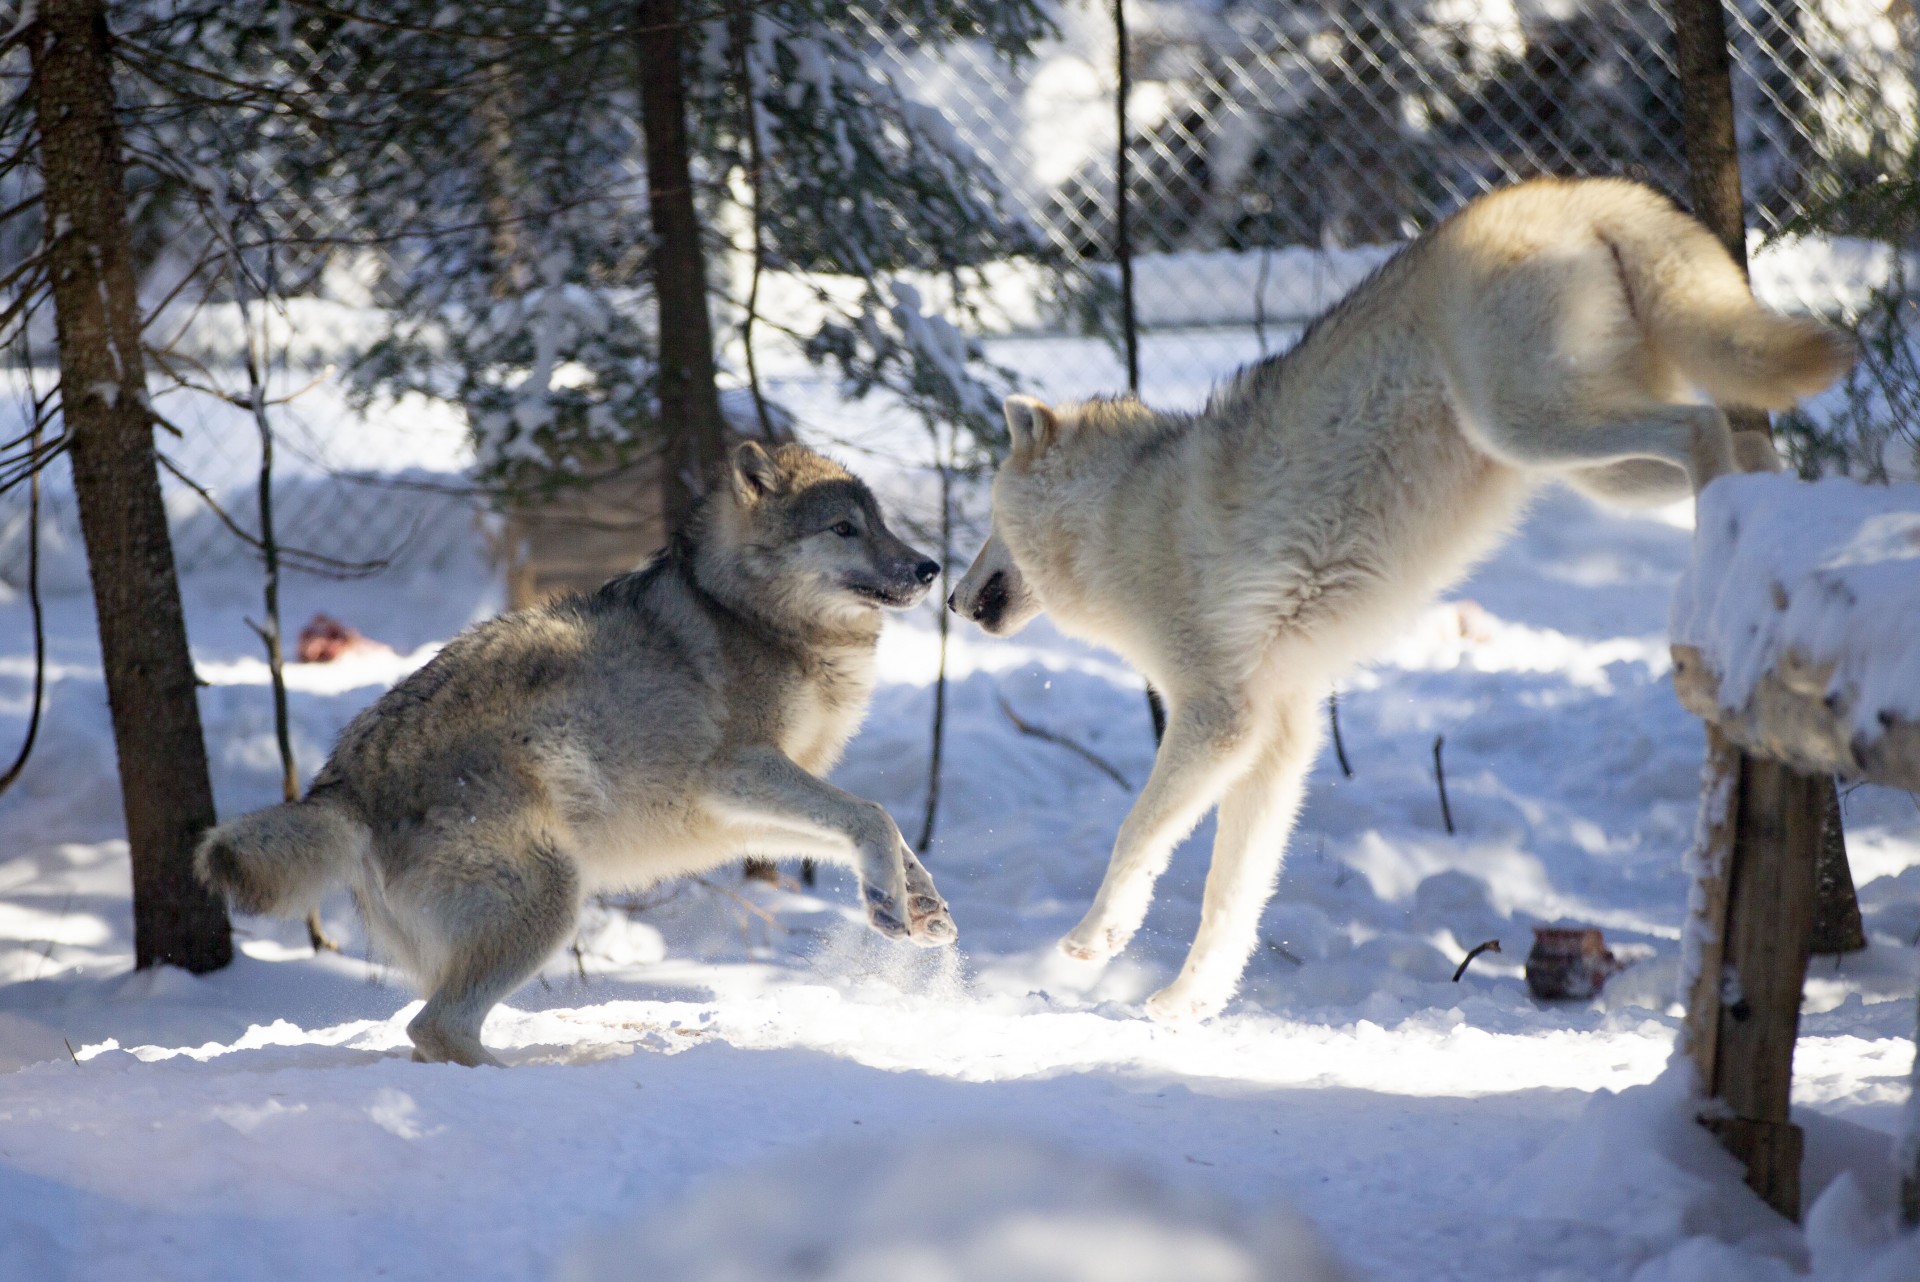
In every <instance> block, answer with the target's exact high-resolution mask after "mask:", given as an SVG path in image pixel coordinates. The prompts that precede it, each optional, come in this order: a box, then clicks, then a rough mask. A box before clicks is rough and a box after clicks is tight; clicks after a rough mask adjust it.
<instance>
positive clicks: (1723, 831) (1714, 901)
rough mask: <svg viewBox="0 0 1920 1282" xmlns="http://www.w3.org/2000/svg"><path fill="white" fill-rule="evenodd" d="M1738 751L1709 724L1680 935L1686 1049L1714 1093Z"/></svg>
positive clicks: (1704, 1086) (1705, 1085)
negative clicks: (1689, 979)
mask: <svg viewBox="0 0 1920 1282" xmlns="http://www.w3.org/2000/svg"><path fill="white" fill-rule="evenodd" d="M1740 760H1741V756H1740V750H1739V749H1738V748H1736V747H1734V746H1733V745H1732V744H1731V743H1729V742H1728V741H1727V738H1726V736H1725V735H1722V734H1721V733H1720V732H1719V731H1718V730H1716V729H1714V727H1713V725H1712V724H1711V723H1709V724H1708V726H1707V759H1706V765H1705V767H1704V769H1703V770H1702V771H1701V788H1700V822H1699V831H1698V833H1697V835H1696V836H1695V839H1694V848H1693V851H1692V853H1691V854H1690V855H1689V856H1688V869H1687V871H1688V872H1689V873H1690V874H1691V876H1692V879H1693V883H1692V886H1691V888H1690V889H1689V892H1688V896H1687V924H1686V929H1685V932H1684V934H1683V935H1682V938H1681V954H1682V955H1681V966H1682V967H1683V969H1684V973H1686V974H1689V975H1691V976H1692V982H1691V984H1690V985H1689V988H1688V991H1687V1019H1686V1024H1685V1025H1684V1027H1683V1028H1682V1036H1684V1037H1685V1038H1686V1043H1685V1049H1686V1052H1687V1054H1688V1055H1689V1056H1691V1057H1692V1059H1693V1063H1694V1068H1695V1070H1696V1072H1697V1073H1698V1075H1699V1079H1700V1088H1701V1089H1702V1090H1703V1091H1705V1092H1706V1093H1707V1094H1709V1095H1711V1094H1712V1093H1713V1083H1714V1079H1715V1077H1716V1076H1717V1065H1718V1063H1719V1047H1720V974H1721V970H1722V967H1723V965H1724V963H1725V959H1726V940H1727V883H1728V874H1729V872H1730V871H1731V869H1732V866H1733V840H1734V821H1735V817H1736V814H1735V811H1736V807H1737V804H1738V797H1739V791H1740Z"/></svg>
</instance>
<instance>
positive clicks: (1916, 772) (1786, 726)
mask: <svg viewBox="0 0 1920 1282" xmlns="http://www.w3.org/2000/svg"><path fill="white" fill-rule="evenodd" d="M1829 675H1830V673H1829ZM1673 689H1674V693H1675V694H1677V695H1678V696H1679V697H1680V702H1681V703H1682V704H1683V705H1684V706H1685V707H1686V709H1687V711H1689V712H1691V713H1693V714H1694V715H1695V716H1697V717H1700V718H1702V719H1703V720H1705V721H1708V722H1710V723H1711V724H1713V725H1715V726H1717V727H1718V728H1719V729H1720V730H1721V732H1722V733H1724V734H1725V735H1726V736H1727V738H1728V739H1730V740H1731V741H1732V742H1734V743H1735V744H1738V745H1739V746H1740V747H1742V748H1744V749H1745V750H1746V751H1748V752H1750V753H1753V754H1754V755H1756V756H1763V757H1770V758H1773V759H1776V760H1779V761H1784V762H1787V763H1789V764H1791V765H1793V766H1794V767H1796V768H1797V769H1799V770H1800V771H1801V772H1802V773H1806V774H1841V775H1845V776H1847V777H1849V778H1853V779H1867V780H1870V781H1872V782H1873V783H1879V784H1885V785H1887V786H1888V787H1890V788H1906V789H1909V790H1916V791H1920V722H1914V721H1910V720H1906V719H1904V718H1901V717H1897V716H1893V715H1886V716H1882V717H1881V718H1880V719H1879V721H1880V725H1879V731H1880V733H1879V734H1878V735H1877V736H1873V737H1871V738H1869V737H1868V736H1866V735H1856V734H1855V733H1854V731H1853V727H1852V721H1851V719H1850V717H1849V716H1848V713H1847V709H1846V707H1845V705H1844V704H1840V703H1837V702H1835V701H1832V700H1830V699H1829V698H1828V697H1827V690H1826V680H1825V677H1823V676H1822V674H1821V671H1820V668H1819V667H1817V666H1815V665H1809V664H1806V663H1803V662H1800V661H1798V660H1797V659H1796V658H1795V657H1794V656H1793V655H1788V656H1786V657H1785V658H1783V659H1782V661H1781V662H1780V664H1779V665H1778V666H1777V667H1776V669H1775V670H1774V671H1772V672H1769V673H1767V674H1766V675H1765V676H1763V677H1761V678H1760V680H1759V681H1758V682H1757V683H1756V684H1755V686H1754V690H1753V694H1752V696H1751V697H1749V698H1748V700H1747V702H1746V703H1745V705H1743V706H1742V707H1739V708H1731V709H1729V708H1723V707H1721V706H1720V677H1719V674H1718V673H1716V672H1715V671H1714V670H1713V668H1712V666H1711V665H1710V664H1709V663H1708V662H1707V660H1706V658H1705V656H1704V655H1702V654H1701V652H1700V651H1699V649H1697V648H1696V647H1694V646H1690V645H1676V646H1674V647H1673Z"/></svg>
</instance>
